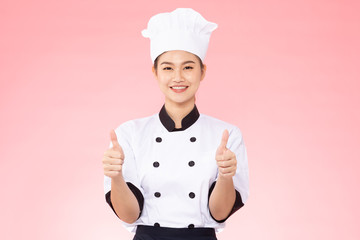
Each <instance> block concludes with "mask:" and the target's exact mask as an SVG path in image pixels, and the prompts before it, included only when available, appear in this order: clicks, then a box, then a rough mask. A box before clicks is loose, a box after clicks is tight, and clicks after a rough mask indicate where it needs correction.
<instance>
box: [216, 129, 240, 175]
mask: <svg viewBox="0 0 360 240" xmlns="http://www.w3.org/2000/svg"><path fill="white" fill-rule="evenodd" d="M228 140H229V132H228V130H224V132H223V135H222V138H221V142H220V145H219V147H218V148H217V150H216V156H215V159H216V163H217V166H218V170H219V177H220V178H231V177H233V176H234V175H235V173H236V165H237V161H236V156H235V154H234V153H233V152H232V151H230V149H228V148H227V147H226V145H227V142H228Z"/></svg>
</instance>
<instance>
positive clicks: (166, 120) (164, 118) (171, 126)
mask: <svg viewBox="0 0 360 240" xmlns="http://www.w3.org/2000/svg"><path fill="white" fill-rule="evenodd" d="M159 117H160V121H161V123H162V125H164V127H165V128H166V129H167V130H168V131H169V132H174V131H184V130H186V129H187V128H189V127H190V126H191V125H193V124H194V123H195V122H196V120H198V118H199V117H200V113H199V111H198V109H197V107H196V105H194V108H193V110H191V112H190V113H189V114H188V115H186V116H185V117H184V118H183V119H182V120H181V128H175V122H174V121H173V120H172V119H171V117H170V116H169V114H168V113H167V112H166V109H165V104H164V105H163V106H162V108H161V110H160V112H159Z"/></svg>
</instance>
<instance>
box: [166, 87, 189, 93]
mask: <svg viewBox="0 0 360 240" xmlns="http://www.w3.org/2000/svg"><path fill="white" fill-rule="evenodd" d="M188 87H189V86H172V87H170V88H171V90H173V91H174V92H176V93H182V92H185V91H186V89H187V88H188Z"/></svg>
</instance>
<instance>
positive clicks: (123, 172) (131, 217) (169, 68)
mask: <svg viewBox="0 0 360 240" xmlns="http://www.w3.org/2000/svg"><path fill="white" fill-rule="evenodd" d="M216 27H217V25H216V24H214V23H211V22H208V21H206V20H205V19H204V18H203V17H202V16H201V15H200V14H199V13H197V12H195V11H194V10H192V9H176V10H175V11H173V12H171V13H162V14H158V15H155V16H154V17H152V18H151V19H150V21H149V23H148V29H146V30H144V31H143V35H144V36H145V37H149V38H150V40H151V58H152V60H153V62H154V65H153V74H154V77H155V78H156V79H157V81H158V84H159V87H160V90H161V91H162V93H163V94H164V96H165V103H164V105H163V107H162V108H161V110H160V112H159V113H157V114H154V115H152V116H150V117H146V118H141V119H135V120H131V121H128V122H125V123H123V124H122V125H120V126H119V127H118V128H117V129H116V130H115V131H111V134H110V135H111V143H110V148H109V149H108V150H107V151H106V152H105V153H104V157H103V159H102V161H103V168H104V174H105V194H106V195H105V196H106V201H107V202H108V203H109V205H110V206H111V208H112V209H113V211H114V212H115V214H117V216H118V217H119V218H120V219H121V220H122V221H123V223H124V225H125V226H126V227H128V228H129V230H130V231H134V232H136V234H135V237H134V239H203V240H210V239H211V240H213V239H216V235H215V232H216V231H219V230H221V229H222V228H223V227H224V222H225V220H226V219H227V218H228V217H229V216H230V215H232V214H233V213H234V212H235V211H237V210H238V209H240V208H241V207H242V206H243V205H244V203H245V201H246V200H247V198H248V188H249V184H248V165H247V156H246V149H245V145H244V142H243V139H242V135H241V132H240V130H239V129H238V128H237V127H236V126H233V125H231V124H229V123H226V122H223V121H221V120H218V119H215V118H212V117H210V116H206V115H204V114H200V113H199V112H198V109H197V107H196V105H195V94H196V92H197V90H198V88H199V86H200V82H201V81H202V80H203V79H204V77H205V73H206V65H204V64H203V62H202V61H203V59H204V57H205V54H206V51H207V46H208V42H209V38H210V34H211V32H212V31H213V30H215V29H216Z"/></svg>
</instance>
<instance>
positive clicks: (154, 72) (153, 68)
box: [151, 66, 157, 78]
mask: <svg viewBox="0 0 360 240" xmlns="http://www.w3.org/2000/svg"><path fill="white" fill-rule="evenodd" d="M151 70H152V73H153V75H154V77H155V78H157V72H156V69H155V67H154V66H152V69H151Z"/></svg>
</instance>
